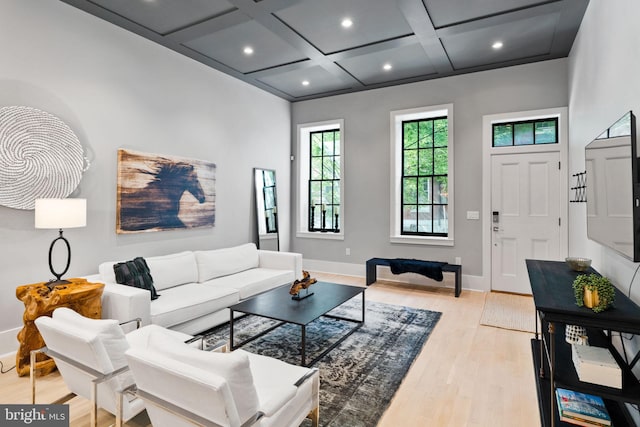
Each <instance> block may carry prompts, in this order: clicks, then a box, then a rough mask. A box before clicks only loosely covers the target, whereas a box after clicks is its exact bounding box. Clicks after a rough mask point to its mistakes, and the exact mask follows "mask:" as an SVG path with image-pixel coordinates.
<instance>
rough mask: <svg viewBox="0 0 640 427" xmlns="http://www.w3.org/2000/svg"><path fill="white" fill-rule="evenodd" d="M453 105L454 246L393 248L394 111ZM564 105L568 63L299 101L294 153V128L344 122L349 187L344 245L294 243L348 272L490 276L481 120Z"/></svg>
mask: <svg viewBox="0 0 640 427" xmlns="http://www.w3.org/2000/svg"><path fill="white" fill-rule="evenodd" d="M448 103H453V111H454V115H453V117H454V147H455V148H454V156H455V160H454V162H455V167H454V175H455V183H454V185H455V189H454V192H455V195H454V203H455V246H454V247H443V246H419V245H410V244H391V243H390V242H389V203H390V189H389V185H390V184H389V180H390V179H389V176H390V173H391V172H390V161H389V153H390V142H389V134H390V130H389V126H390V123H389V121H390V119H389V113H390V112H391V111H396V110H403V109H409V108H414V107H422V106H432V105H441V104H448ZM566 105H567V60H566V59H558V60H553V61H545V62H538V63H535V64H528V65H521V66H516V67H509V68H502V69H498V70H491V71H485V72H480V73H472V74H465V75H460V76H454V77H447V78H443V79H437V80H431V81H424V82H419V83H413V84H407V85H402V86H394V87H388V88H383V89H377V90H370V91H366V92H358V93H353V94H346V95H339V96H333V97H328V98H322V99H316V100H310V101H305V102H296V103H294V104H293V106H292V129H293V130H292V132H293V143H294V147H293V148H292V150H293V151H296V147H295V145H296V141H295V129H296V125H297V124H300V123H309V122H319V121H324V120H331V119H344V140H345V156H344V157H345V160H344V173H343V175H344V176H345V180H346V188H345V189H344V194H345V206H344V207H343V209H341V213H344V215H345V218H344V233H345V239H344V241H335V240H332V241H327V240H317V239H305V238H295V237H292V248H293V250H295V251H296V252H302V253H303V254H304V257H305V261H306V260H310V259H313V260H321V261H329V262H330V263H331V264H330V265H332V266H340V263H343V265H342V267H343V270H345V271H347V270H349V269H350V267H349V265H350V266H353V265H354V264H358V265H361V266H362V265H364V262H365V261H366V260H367V259H368V258H371V257H406V258H419V259H430V260H441V261H448V262H454V261H455V257H461V258H462V264H463V273H464V274H465V275H471V276H483V275H485V274H487V273H488V272H484V271H483V269H482V250H483V247H482V244H483V242H482V215H488V214H489V213H488V212H482V117H483V116H484V115H489V114H498V113H508V112H515V111H528V110H538V109H545V108H552V107H565V106H566ZM295 166H296V167H297V165H295ZM292 177H293V179H295V173H293V174H292ZM292 185H293V187H292V188H294V189H295V185H296V183H295V182H293V183H292ZM293 199H295V196H293ZM294 203H295V201H294ZM467 211H480V215H481V219H480V220H468V219H466V212H467ZM346 248H350V249H351V255H350V256H346V255H345V249H346ZM345 264H349V265H345ZM316 265H320V263H317V264H316ZM361 270H362V271H364V269H363V268H362V269H361ZM350 271H353V268H351V270H350ZM465 286H467V284H465Z"/></svg>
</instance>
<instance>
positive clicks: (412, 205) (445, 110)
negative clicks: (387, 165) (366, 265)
mask: <svg viewBox="0 0 640 427" xmlns="http://www.w3.org/2000/svg"><path fill="white" fill-rule="evenodd" d="M452 113H453V105H451V104H447V105H439V106H434V107H424V108H418V109H412V110H403V111H395V112H392V113H391V123H392V135H391V144H392V155H393V159H392V162H393V163H392V166H393V171H394V173H393V176H392V183H391V188H392V189H391V191H392V195H391V196H392V199H391V200H392V202H393V203H392V206H391V210H392V211H391V242H394V243H419V244H439V245H453V198H452V194H453V191H452V190H453V162H452V159H453V146H452V141H453V135H452V133H453V123H452V122H453V118H452Z"/></svg>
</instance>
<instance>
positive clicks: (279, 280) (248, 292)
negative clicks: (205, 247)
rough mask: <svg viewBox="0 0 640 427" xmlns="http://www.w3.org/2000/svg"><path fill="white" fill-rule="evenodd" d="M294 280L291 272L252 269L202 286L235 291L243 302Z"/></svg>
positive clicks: (210, 281) (207, 282) (219, 278)
mask: <svg viewBox="0 0 640 427" xmlns="http://www.w3.org/2000/svg"><path fill="white" fill-rule="evenodd" d="M294 280H295V279H294V274H293V271H287V270H275V269H271V268H252V269H251V270H246V271H241V272H240V273H236V274H233V275H231V276H224V277H218V278H217V279H213V280H209V281H206V282H204V283H202V285H204V286H206V287H222V288H225V289H226V288H233V289H236V290H237V291H238V293H239V296H240V299H241V300H243V299H246V298H249V297H252V296H254V295H256V294H259V293H261V292H265V291H268V290H270V289H273V288H277V287H278V286H282V285H286V284H288V283H291V282H293V281H294Z"/></svg>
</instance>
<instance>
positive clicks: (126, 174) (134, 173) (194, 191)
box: [116, 149, 216, 233]
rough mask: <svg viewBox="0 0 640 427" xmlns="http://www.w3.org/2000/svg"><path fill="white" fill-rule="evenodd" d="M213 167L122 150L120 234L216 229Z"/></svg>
mask: <svg viewBox="0 0 640 427" xmlns="http://www.w3.org/2000/svg"><path fill="white" fill-rule="evenodd" d="M215 170H216V165H215V164H214V163H210V162H205V161H201V160H193V159H184V158H177V157H169V156H162V155H157V154H147V153H140V152H136V151H131V150H124V149H120V150H118V207H117V215H116V232H117V233H138V232H147V231H161V230H174V229H184V228H196V227H213V226H214V224H215Z"/></svg>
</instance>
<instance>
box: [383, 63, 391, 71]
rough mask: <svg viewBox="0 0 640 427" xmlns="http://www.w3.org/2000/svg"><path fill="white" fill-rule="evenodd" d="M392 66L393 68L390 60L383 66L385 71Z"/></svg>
mask: <svg viewBox="0 0 640 427" xmlns="http://www.w3.org/2000/svg"><path fill="white" fill-rule="evenodd" d="M392 68H393V65H391V64H389V63H388V62H387V63H386V64H384V65H383V66H382V69H383V70H385V71H389V70H390V69H392Z"/></svg>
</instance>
